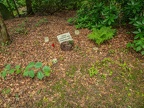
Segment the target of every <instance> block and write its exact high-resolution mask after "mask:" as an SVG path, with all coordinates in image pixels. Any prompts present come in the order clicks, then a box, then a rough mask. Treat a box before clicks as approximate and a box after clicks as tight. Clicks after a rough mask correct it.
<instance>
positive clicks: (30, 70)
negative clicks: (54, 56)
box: [0, 62, 51, 80]
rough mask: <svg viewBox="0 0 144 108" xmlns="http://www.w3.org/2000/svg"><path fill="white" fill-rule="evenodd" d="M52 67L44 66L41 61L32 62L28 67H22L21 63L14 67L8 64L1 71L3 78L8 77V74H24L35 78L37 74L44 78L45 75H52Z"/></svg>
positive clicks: (39, 77)
mask: <svg viewBox="0 0 144 108" xmlns="http://www.w3.org/2000/svg"><path fill="white" fill-rule="evenodd" d="M50 72H51V69H50V67H49V66H43V65H42V63H41V62H36V63H35V62H30V63H29V64H28V65H27V66H26V68H24V69H23V68H21V67H20V65H16V66H15V67H14V68H11V65H10V64H8V65H6V67H5V68H4V69H3V71H2V72H1V73H0V76H1V77H2V78H4V79H5V78H6V76H7V75H8V74H14V73H15V74H17V75H18V74H21V73H22V74H23V76H25V77H30V78H34V77H35V76H37V78H38V79H40V80H42V79H43V78H44V77H45V76H50Z"/></svg>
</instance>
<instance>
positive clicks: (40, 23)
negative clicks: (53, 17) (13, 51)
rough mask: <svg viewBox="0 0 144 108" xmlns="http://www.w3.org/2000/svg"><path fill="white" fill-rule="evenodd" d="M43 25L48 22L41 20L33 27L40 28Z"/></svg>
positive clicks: (44, 19)
mask: <svg viewBox="0 0 144 108" xmlns="http://www.w3.org/2000/svg"><path fill="white" fill-rule="evenodd" d="M45 23H48V20H47V19H46V18H42V19H40V20H39V21H38V22H37V23H36V24H35V26H37V27H38V26H41V25H42V24H45Z"/></svg>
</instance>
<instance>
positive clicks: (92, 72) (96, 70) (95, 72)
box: [88, 66, 98, 77]
mask: <svg viewBox="0 0 144 108" xmlns="http://www.w3.org/2000/svg"><path fill="white" fill-rule="evenodd" d="M88 72H89V75H90V77H93V76H94V75H96V74H98V69H97V68H95V67H94V66H92V67H91V68H90V69H88Z"/></svg>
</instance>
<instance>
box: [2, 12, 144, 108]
mask: <svg viewBox="0 0 144 108" xmlns="http://www.w3.org/2000/svg"><path fill="white" fill-rule="evenodd" d="M74 14H75V12H69V11H68V12H67V11H64V12H60V13H56V14H54V15H52V16H34V17H27V18H15V19H12V20H7V21H5V23H6V25H7V28H8V32H9V34H10V36H11V37H12V41H13V42H12V44H11V45H10V46H1V49H0V70H2V69H3V68H4V66H5V65H6V64H11V65H12V66H15V65H18V64H19V65H21V66H22V67H25V66H26V65H27V64H28V63H29V62H38V61H39V62H42V63H43V64H45V65H50V66H51V69H52V73H51V75H50V77H47V78H45V79H43V80H38V79H37V78H34V79H30V78H26V77H23V76H22V75H11V76H7V78H6V79H5V80H3V79H2V78H0V106H1V107H2V108H3V107H5V108H49V107H51V108H77V107H79V108H89V107H90V108H115V107H117V108H128V107H129V108H131V107H132V108H140V107H141V108H142V107H144V103H143V102H144V71H143V70H144V57H143V56H141V55H140V54H138V53H135V52H134V51H133V50H129V49H127V48H126V44H127V43H128V42H130V41H132V37H133V36H132V35H130V34H127V32H128V30H127V29H126V28H125V27H122V28H118V29H117V34H116V36H115V37H114V38H113V39H112V40H109V41H107V42H105V43H104V44H102V45H101V46H100V47H98V46H97V45H96V44H94V42H92V41H90V40H89V39H88V38H87V35H88V34H89V33H90V32H91V31H90V30H87V29H80V30H79V31H80V34H79V35H75V33H74V32H75V30H76V29H75V27H74V26H71V25H69V24H68V23H67V19H68V18H70V17H72V16H73V15H74ZM66 32H70V34H71V35H72V38H73V39H74V44H75V46H74V49H73V50H72V51H61V49H60V45H59V43H58V40H57V37H56V36H57V35H59V34H63V33H66ZM44 37H49V40H50V41H49V42H48V43H45V42H44ZM52 44H54V45H55V47H53V46H52ZM95 49H96V50H95ZM54 58H57V60H58V63H56V64H54V65H51V60H52V59H54ZM92 69H94V70H97V71H98V73H97V74H96V75H94V76H93V77H90V76H89V72H90V70H92Z"/></svg>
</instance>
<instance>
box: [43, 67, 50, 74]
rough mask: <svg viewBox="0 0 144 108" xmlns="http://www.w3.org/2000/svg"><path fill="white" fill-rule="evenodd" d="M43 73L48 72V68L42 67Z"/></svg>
mask: <svg viewBox="0 0 144 108" xmlns="http://www.w3.org/2000/svg"><path fill="white" fill-rule="evenodd" d="M42 70H43V71H44V73H45V72H50V67H49V66H44V67H43V69H42Z"/></svg>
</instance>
